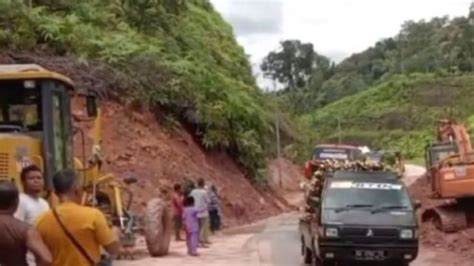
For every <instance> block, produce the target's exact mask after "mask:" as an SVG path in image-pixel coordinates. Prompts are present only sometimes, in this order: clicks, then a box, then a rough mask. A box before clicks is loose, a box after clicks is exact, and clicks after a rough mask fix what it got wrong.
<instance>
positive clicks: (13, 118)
mask: <svg viewBox="0 0 474 266" xmlns="http://www.w3.org/2000/svg"><path fill="white" fill-rule="evenodd" d="M76 98H77V99H78V100H83V101H84V100H85V106H86V109H87V110H86V113H87V116H85V117H79V116H76V115H73V113H72V108H71V102H72V100H73V99H76ZM74 122H75V123H74ZM81 122H93V124H94V127H93V130H92V133H93V134H92V136H93V137H92V142H93V151H94V152H92V156H91V157H92V158H91V159H90V160H88V162H87V163H86V152H85V150H86V149H85V145H86V134H85V133H84V131H83V130H82V129H81V127H76V126H74V125H75V124H77V123H81ZM100 131H101V110H100V108H99V107H98V105H97V97H96V96H95V94H94V93H93V92H92V91H84V90H82V91H79V90H76V88H75V86H74V83H73V82H72V80H71V79H69V78H68V77H66V76H63V75H61V74H58V73H55V72H52V71H49V70H47V69H45V68H43V67H41V66H38V65H34V64H21V65H0V181H2V180H3V181H5V180H9V181H14V182H16V184H17V185H18V187H19V188H20V189H21V182H20V172H21V170H22V169H23V168H24V167H26V166H28V165H31V164H35V165H37V166H38V167H40V168H41V170H42V171H43V173H44V177H45V186H46V188H45V194H44V196H45V198H46V199H48V201H49V202H50V204H52V205H54V204H56V203H57V197H55V195H54V193H53V190H52V180H51V177H52V175H53V174H54V173H55V172H56V171H60V170H62V169H66V168H70V169H75V170H76V171H77V173H78V176H80V177H81V185H82V188H83V195H82V204H84V205H88V206H92V207H96V208H99V209H100V210H102V211H103V212H104V213H105V214H106V216H107V217H108V219H109V222H110V224H111V225H113V226H116V227H118V228H120V229H121V232H122V236H121V241H122V244H123V246H124V247H132V246H134V245H135V242H136V234H137V232H139V231H142V232H143V231H145V239H146V243H147V248H148V251H149V253H150V254H151V255H152V256H163V255H166V254H167V253H168V250H169V244H170V239H171V230H170V227H171V218H170V217H171V215H170V214H169V211H168V210H169V208H168V207H167V205H166V202H164V201H163V200H161V199H158V198H157V199H152V200H150V201H149V202H148V204H147V207H146V210H145V215H144V216H136V215H133V214H132V212H131V204H132V201H133V193H132V191H131V190H130V188H129V186H130V185H131V184H133V183H135V182H137V179H136V178H134V177H126V178H123V179H118V178H117V177H115V176H114V175H113V174H102V173H101V156H100V150H101V147H100V143H101V134H100ZM77 134H79V137H80V138H79V139H80V140H81V143H80V147H81V150H82V151H81V152H79V153H80V154H81V156H80V157H82V158H81V159H79V158H77V157H75V156H74V154H75V153H74V149H73V148H74V143H73V142H74V136H75V135H76V136H77ZM140 218H143V219H140Z"/></svg>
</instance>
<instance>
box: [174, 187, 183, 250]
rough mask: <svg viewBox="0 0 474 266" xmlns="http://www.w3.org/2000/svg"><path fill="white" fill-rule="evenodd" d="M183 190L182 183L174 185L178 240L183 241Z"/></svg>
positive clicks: (175, 227) (176, 236) (175, 224)
mask: <svg viewBox="0 0 474 266" xmlns="http://www.w3.org/2000/svg"><path fill="white" fill-rule="evenodd" d="M183 200H184V199H183V192H182V189H181V185H180V184H175V185H174V192H173V219H174V233H175V238H176V241H181V240H182V239H181V236H180V234H181V229H183Z"/></svg>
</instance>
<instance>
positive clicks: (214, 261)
mask: <svg viewBox="0 0 474 266" xmlns="http://www.w3.org/2000/svg"><path fill="white" fill-rule="evenodd" d="M423 173H424V168H422V167H418V166H412V165H408V166H407V174H406V176H405V178H404V180H405V182H406V183H407V185H410V184H412V183H413V182H414V181H415V180H416V179H417V178H418V177H419V176H420V175H422V174H423ZM297 223H298V213H288V214H284V215H281V216H278V217H274V218H270V219H267V220H265V221H261V222H259V223H256V224H253V225H250V226H245V227H240V228H234V229H232V230H228V231H226V232H225V233H222V234H220V235H219V236H215V237H214V239H213V244H212V246H211V247H210V248H209V249H201V250H200V253H201V256H200V257H197V258H195V257H189V256H186V248H185V244H184V243H173V245H172V248H171V250H172V252H171V254H170V255H169V256H167V257H164V258H145V259H141V260H136V261H119V262H117V263H116V264H115V265H117V266H145V265H167V266H197V265H202V266H223V265H228V266H302V265H304V264H303V263H302V259H301V255H300V240H299V239H300V238H299V235H298V230H297ZM411 265H412V266H447V265H449V266H474V262H466V261H462V259H460V258H458V257H457V256H456V255H455V254H453V253H449V252H447V251H444V250H442V249H437V248H432V247H429V248H428V247H424V246H422V247H421V249H420V254H419V256H418V258H417V260H416V261H415V262H413V263H412V264H411Z"/></svg>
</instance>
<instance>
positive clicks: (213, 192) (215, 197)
mask: <svg viewBox="0 0 474 266" xmlns="http://www.w3.org/2000/svg"><path fill="white" fill-rule="evenodd" d="M209 199H210V204H209V218H210V221H211V232H212V233H215V232H216V231H218V230H219V229H220V226H221V217H220V199H219V194H218V193H217V188H216V186H214V185H211V188H210V190H209Z"/></svg>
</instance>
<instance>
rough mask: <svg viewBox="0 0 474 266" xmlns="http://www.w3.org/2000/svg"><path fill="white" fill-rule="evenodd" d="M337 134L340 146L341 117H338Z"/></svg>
mask: <svg viewBox="0 0 474 266" xmlns="http://www.w3.org/2000/svg"><path fill="white" fill-rule="evenodd" d="M337 134H338V144H339V145H340V144H341V142H342V136H341V117H337Z"/></svg>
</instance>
